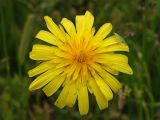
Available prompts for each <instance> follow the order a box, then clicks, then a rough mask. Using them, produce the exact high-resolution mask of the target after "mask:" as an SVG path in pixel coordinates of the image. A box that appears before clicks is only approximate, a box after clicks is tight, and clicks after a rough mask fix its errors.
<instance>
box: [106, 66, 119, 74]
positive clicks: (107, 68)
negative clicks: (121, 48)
mask: <svg viewBox="0 0 160 120" xmlns="http://www.w3.org/2000/svg"><path fill="white" fill-rule="evenodd" d="M103 68H104V69H105V70H106V71H108V72H109V73H111V74H113V75H119V72H118V71H116V70H114V69H111V68H110V67H109V66H103Z"/></svg>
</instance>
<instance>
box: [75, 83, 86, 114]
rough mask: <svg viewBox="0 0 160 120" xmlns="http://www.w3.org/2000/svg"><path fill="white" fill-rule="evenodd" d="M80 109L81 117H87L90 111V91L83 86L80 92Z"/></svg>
mask: <svg viewBox="0 0 160 120" xmlns="http://www.w3.org/2000/svg"><path fill="white" fill-rule="evenodd" d="M78 108H79V111H80V114H81V115H86V114H87V113H88V110H89V100H88V90H87V87H86V86H82V87H81V88H80V90H79V91H78Z"/></svg>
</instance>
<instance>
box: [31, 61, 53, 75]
mask: <svg viewBox="0 0 160 120" xmlns="http://www.w3.org/2000/svg"><path fill="white" fill-rule="evenodd" d="M53 67H55V64H54V63H52V62H51V61H47V62H43V63H41V64H40V65H38V66H37V67H35V68H33V69H31V70H29V71H28V75H29V77H33V76H35V75H38V74H40V73H43V72H45V71H47V70H48V69H52V68H53Z"/></svg>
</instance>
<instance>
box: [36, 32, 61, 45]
mask: <svg viewBox="0 0 160 120" xmlns="http://www.w3.org/2000/svg"><path fill="white" fill-rule="evenodd" d="M36 38H38V39H40V40H43V41H45V42H47V43H50V44H52V45H61V44H62V42H61V41H60V40H58V39H57V38H56V36H54V35H53V34H52V33H50V32H48V31H44V30H41V31H39V33H38V34H37V35H36Z"/></svg>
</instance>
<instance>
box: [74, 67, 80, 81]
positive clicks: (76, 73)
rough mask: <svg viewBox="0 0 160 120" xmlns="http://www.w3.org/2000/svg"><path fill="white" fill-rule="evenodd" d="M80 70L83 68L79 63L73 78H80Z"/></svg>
mask: <svg viewBox="0 0 160 120" xmlns="http://www.w3.org/2000/svg"><path fill="white" fill-rule="evenodd" d="M80 70H81V65H77V67H76V69H75V71H74V73H73V77H72V80H76V79H77V78H78V75H79V72H80Z"/></svg>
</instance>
